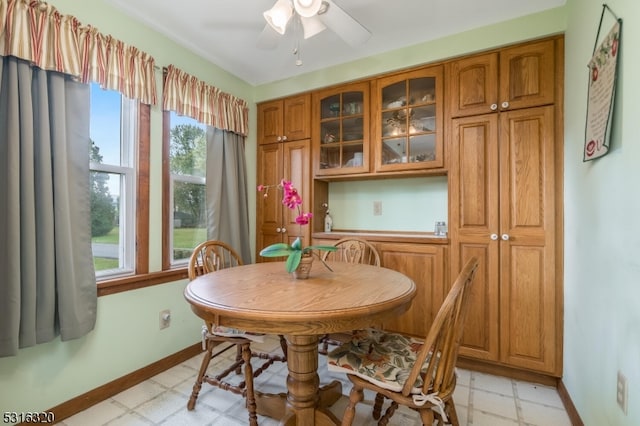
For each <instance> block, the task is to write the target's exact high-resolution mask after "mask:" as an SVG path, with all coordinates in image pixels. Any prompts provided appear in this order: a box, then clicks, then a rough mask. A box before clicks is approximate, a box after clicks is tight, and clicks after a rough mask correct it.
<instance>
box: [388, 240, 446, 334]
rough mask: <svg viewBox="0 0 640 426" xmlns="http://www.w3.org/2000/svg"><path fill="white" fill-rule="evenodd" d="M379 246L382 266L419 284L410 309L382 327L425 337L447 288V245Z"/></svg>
mask: <svg viewBox="0 0 640 426" xmlns="http://www.w3.org/2000/svg"><path fill="white" fill-rule="evenodd" d="M376 247H377V249H378V253H379V254H380V261H381V263H382V266H384V267H385V268H389V269H393V270H395V271H399V272H402V273H403V274H405V275H407V276H408V277H409V278H411V279H412V280H413V282H414V283H415V284H416V296H415V298H414V299H413V302H412V303H411V307H410V308H409V310H408V311H407V312H405V313H404V314H402V315H400V316H398V317H396V318H393V319H391V320H389V321H386V322H385V323H384V324H383V327H384V328H385V329H386V330H391V331H398V332H402V333H407V334H411V335H413V336H417V337H421V338H425V337H426V336H427V333H428V332H429V327H431V323H432V322H433V319H434V317H435V315H436V314H437V313H438V310H439V309H440V305H442V302H443V301H444V298H445V296H446V291H447V290H448V286H447V284H446V283H447V276H448V274H447V261H446V251H447V248H446V246H443V245H427V244H401V243H397V244H396V243H379V244H377V245H376Z"/></svg>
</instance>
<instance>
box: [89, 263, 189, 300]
mask: <svg viewBox="0 0 640 426" xmlns="http://www.w3.org/2000/svg"><path fill="white" fill-rule="evenodd" d="M187 277H188V274H187V268H180V269H172V270H169V271H160V272H152V273H150V274H142V275H134V276H131V277H124V278H115V279H112V280H104V281H100V282H98V297H100V296H107V295H109V294H116V293H122V292H123V291H129V290H137V289H139V288H144V287H151V286H154V285H158V284H164V283H169V282H173V281H178V280H182V279H185V278H187Z"/></svg>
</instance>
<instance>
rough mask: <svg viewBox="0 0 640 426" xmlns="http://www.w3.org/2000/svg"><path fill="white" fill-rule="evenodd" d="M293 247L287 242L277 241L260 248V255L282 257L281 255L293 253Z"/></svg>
mask: <svg viewBox="0 0 640 426" xmlns="http://www.w3.org/2000/svg"><path fill="white" fill-rule="evenodd" d="M291 252H292V249H291V247H289V245H287V244H285V243H277V244H271V245H270V246H268V247H265V248H263V249H262V250H260V256H263V257H281V256H289V254H291Z"/></svg>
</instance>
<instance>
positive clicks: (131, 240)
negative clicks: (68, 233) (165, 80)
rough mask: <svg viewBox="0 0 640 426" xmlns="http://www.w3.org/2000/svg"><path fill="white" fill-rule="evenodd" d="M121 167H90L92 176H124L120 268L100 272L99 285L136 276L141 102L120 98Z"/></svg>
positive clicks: (122, 182)
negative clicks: (137, 142)
mask: <svg viewBox="0 0 640 426" xmlns="http://www.w3.org/2000/svg"><path fill="white" fill-rule="evenodd" d="M120 99H121V103H120V106H121V109H120V111H121V114H120V164H121V165H114V164H103V163H89V168H90V171H91V172H104V173H111V174H117V175H120V200H119V202H120V206H119V218H118V223H119V225H118V226H119V233H120V235H119V241H120V244H119V246H118V263H119V265H118V268H117V269H105V270H102V271H96V279H97V280H98V281H100V280H104V279H111V278H116V277H120V276H127V275H133V274H134V273H135V266H136V265H135V259H136V255H135V241H136V202H135V200H136V189H137V179H136V177H137V166H136V165H137V149H136V141H137V139H138V138H137V136H138V124H139V123H138V110H139V104H138V101H136V100H132V99H128V98H126V97H124V96H122V95H121V96H120Z"/></svg>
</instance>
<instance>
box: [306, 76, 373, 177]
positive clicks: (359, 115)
mask: <svg viewBox="0 0 640 426" xmlns="http://www.w3.org/2000/svg"><path fill="white" fill-rule="evenodd" d="M312 105H313V113H312V114H313V135H312V140H313V147H314V161H313V163H314V167H315V175H316V176H331V175H345V174H354V173H366V172H368V171H369V149H370V148H369V83H368V82H364V83H353V84H348V85H344V86H340V87H336V88H331V89H327V90H323V91H319V92H314V94H313V101H312Z"/></svg>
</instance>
